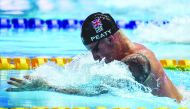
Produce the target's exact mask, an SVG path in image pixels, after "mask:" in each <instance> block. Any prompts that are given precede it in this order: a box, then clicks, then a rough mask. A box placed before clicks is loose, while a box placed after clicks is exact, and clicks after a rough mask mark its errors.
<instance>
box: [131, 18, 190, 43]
mask: <svg viewBox="0 0 190 109" xmlns="http://www.w3.org/2000/svg"><path fill="white" fill-rule="evenodd" d="M189 25H190V16H183V17H175V18H173V19H172V20H171V21H170V22H169V24H165V25H164V24H161V23H159V22H150V23H148V24H146V23H141V24H139V25H138V28H137V29H136V30H134V34H135V35H136V37H137V39H139V40H140V41H146V42H172V43H190V35H189V31H190V28H189Z"/></svg>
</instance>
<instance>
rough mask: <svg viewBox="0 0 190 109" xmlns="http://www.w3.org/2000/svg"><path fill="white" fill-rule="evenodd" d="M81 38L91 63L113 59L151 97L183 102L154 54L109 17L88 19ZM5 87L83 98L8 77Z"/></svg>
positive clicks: (77, 91)
mask: <svg viewBox="0 0 190 109" xmlns="http://www.w3.org/2000/svg"><path fill="white" fill-rule="evenodd" d="M81 39H82V42H83V44H84V45H85V47H86V48H87V49H88V50H89V51H91V53H92V55H93V58H94V60H99V61H100V60H102V59H103V58H104V59H105V62H106V63H109V62H112V61H113V60H118V61H122V62H124V63H125V64H126V65H127V66H128V67H129V70H130V71H131V73H132V75H133V76H134V77H135V80H136V81H137V82H139V83H141V84H143V85H145V86H147V87H149V88H151V89H152V94H153V95H156V96H161V97H170V98H174V99H176V100H177V101H178V102H180V101H181V100H182V95H181V94H180V93H179V92H178V90H177V89H176V87H175V86H174V85H173V83H172V82H171V80H170V79H169V78H168V77H167V75H166V74H165V72H164V70H163V67H162V65H161V64H160V62H159V61H158V60H157V59H156V56H155V55H154V53H153V52H152V51H151V50H149V49H148V48H146V47H145V46H143V45H142V44H138V43H134V42H132V41H131V40H130V39H129V38H128V37H127V36H126V35H125V34H124V33H123V32H122V30H121V29H119V28H118V26H117V24H116V23H115V21H114V19H113V18H112V17H111V16H110V15H109V14H106V13H105V14H103V13H100V12H97V13H93V14H91V15H90V16H88V17H87V18H86V19H85V21H84V23H83V25H82V30H81ZM25 79H27V80H30V77H29V76H25ZM8 84H10V85H13V86H16V87H17V88H12V87H11V88H8V89H7V91H24V90H54V91H57V92H62V93H67V94H79V95H84V92H83V91H82V90H81V89H75V88H70V89H69V88H68V89H58V88H55V87H53V86H49V85H48V84H46V83H45V82H44V81H41V80H35V81H34V82H33V84H30V83H26V82H25V81H24V80H20V79H17V78H10V81H8ZM39 84H40V85H39ZM100 89H101V90H100ZM97 90H100V91H99V93H95V94H91V95H98V94H102V93H107V90H104V88H102V87H101V86H97Z"/></svg>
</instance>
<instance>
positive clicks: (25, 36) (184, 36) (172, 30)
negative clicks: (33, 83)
mask: <svg viewBox="0 0 190 109" xmlns="http://www.w3.org/2000/svg"><path fill="white" fill-rule="evenodd" d="M122 2H123V3H122ZM125 2H126V1H125V0H120V1H119V2H118V0H112V1H110V0H105V1H101V0H97V1H96V2H94V1H85V0H37V1H35V0H19V1H17V2H14V0H6V1H3V0H0V17H3V18H9V19H11V18H33V17H35V18H41V19H77V20H81V19H84V18H86V17H87V16H88V15H89V14H91V13H93V12H97V11H102V12H109V13H110V14H111V15H113V17H114V18H115V19H116V20H120V21H122V20H124V21H125V22H129V21H130V20H141V21H142V23H140V24H138V26H137V28H136V29H134V30H126V29H123V28H122V30H123V32H124V33H125V34H126V35H127V37H129V38H130V39H131V40H132V41H134V42H137V43H142V44H143V45H145V46H146V47H148V48H149V49H151V50H152V51H153V52H154V53H155V55H156V57H157V58H158V59H159V60H160V59H175V60H178V59H190V54H189V52H190V49H189V48H190V36H189V31H190V30H189V25H190V20H189V19H190V11H189V10H188V7H189V5H190V2H189V1H188V0H183V1H181V0H167V1H165V0H160V1H151V0H146V1H142V2H141V1H139V2H136V1H133V0H128V1H127V3H125ZM11 3H12V4H11ZM121 3H122V4H121ZM44 4H45V5H44ZM5 5H6V6H5ZM79 5H80V6H79ZM76 7H77V10H76ZM162 21H169V23H168V24H162V23H160V22H162ZM143 22H144V23H143ZM147 22H148V23H147ZM0 49H1V50H0V57H11V58H15V57H29V58H33V57H48V58H52V57H71V58H76V57H75V56H79V57H81V60H78V61H74V62H72V63H71V64H68V66H70V67H67V68H63V67H59V66H57V65H55V64H54V63H47V64H45V65H42V66H39V67H38V68H37V69H33V70H0V107H37V106H40V107H81V106H82V107H90V108H95V107H97V106H105V107H107V108H113V107H129V108H137V107H146V108H156V107H169V108H174V109H177V108H178V107H190V96H189V95H190V84H189V83H190V79H189V78H190V72H189V71H187V72H183V71H177V70H166V69H165V72H166V74H167V75H168V77H169V78H170V79H171V80H172V82H173V83H174V85H175V86H176V87H177V88H178V90H180V92H181V93H182V95H183V96H184V101H182V103H176V102H175V101H174V100H173V99H170V98H167V97H157V96H153V95H152V94H151V93H150V92H148V91H147V92H144V91H142V90H141V88H142V87H143V86H142V85H139V84H137V83H135V82H134V81H133V78H132V77H131V76H130V72H129V71H128V69H127V68H126V67H122V65H121V64H120V63H117V62H113V63H111V64H109V65H105V64H104V63H97V62H94V61H93V59H92V56H91V54H90V53H88V52H87V50H86V48H85V47H84V46H83V44H82V42H81V38H80V28H77V29H68V30H52V31H44V30H34V31H30V30H16V31H15V30H14V29H10V30H2V29H0ZM85 53H87V56H86V55H85V56H83V55H81V54H85ZM77 59H78V58H77ZM87 60H88V61H87ZM79 62H80V63H79ZM102 65H103V66H102ZM76 72H77V73H76ZM89 72H91V73H89ZM117 73H120V74H121V75H123V77H129V78H125V79H126V80H128V81H129V83H130V85H129V86H130V87H123V88H121V89H118V88H114V87H111V86H110V84H108V83H105V85H106V86H107V88H108V89H109V93H107V94H102V95H98V96H92V97H89V96H79V95H68V94H63V93H57V92H48V91H25V92H6V91H5V90H6V89H7V88H8V87H10V86H9V85H8V84H7V80H9V78H10V77H18V78H23V76H24V75H26V74H31V75H35V76H39V77H45V78H46V79H47V82H49V83H51V84H56V85H63V86H69V85H73V86H74V85H76V86H80V84H83V85H84V86H85V87H86V89H85V88H84V87H82V88H83V89H85V90H86V91H87V92H91V91H94V90H93V88H92V90H91V87H92V86H93V85H96V84H99V82H98V81H97V80H100V81H102V78H105V80H108V81H109V80H112V79H114V80H119V79H121V78H122V76H121V77H118V76H115V75H116V74H117ZM105 74H106V75H105ZM52 75H54V76H52ZM74 75H75V76H74ZM97 75H98V76H97ZM110 75H111V76H110ZM97 77H101V78H97ZM116 77H118V78H116ZM57 78H59V80H58V79H57ZM122 79H123V78H122ZM106 82H107V81H106ZM84 83H85V84H84ZM92 83H93V84H92ZM116 84H117V83H116ZM118 84H120V83H119V82H118ZM134 84H135V85H134ZM121 85H122V83H121ZM79 88H81V87H79ZM132 89H133V90H132Z"/></svg>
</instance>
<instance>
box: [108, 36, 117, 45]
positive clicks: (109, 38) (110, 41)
mask: <svg viewBox="0 0 190 109" xmlns="http://www.w3.org/2000/svg"><path fill="white" fill-rule="evenodd" d="M114 40H115V38H114V36H112V35H111V36H110V37H108V38H107V42H108V44H112V43H113V41H114Z"/></svg>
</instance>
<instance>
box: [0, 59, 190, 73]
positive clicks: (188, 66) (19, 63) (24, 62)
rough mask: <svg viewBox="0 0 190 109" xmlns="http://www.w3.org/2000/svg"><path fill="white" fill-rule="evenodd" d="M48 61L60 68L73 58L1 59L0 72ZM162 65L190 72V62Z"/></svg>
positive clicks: (170, 60)
mask: <svg viewBox="0 0 190 109" xmlns="http://www.w3.org/2000/svg"><path fill="white" fill-rule="evenodd" d="M48 61H51V62H55V63H56V64H58V65H60V66H64V65H65V64H67V63H69V62H71V61H72V58H61V57H54V58H45V57H35V58H24V57H18V58H9V57H0V70H29V69H35V68H37V67H39V66H40V65H42V64H45V63H47V62H48ZM160 63H161V64H162V66H163V67H164V68H165V69H170V70H180V71H190V60H188V59H184V60H174V59H161V60H160Z"/></svg>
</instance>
